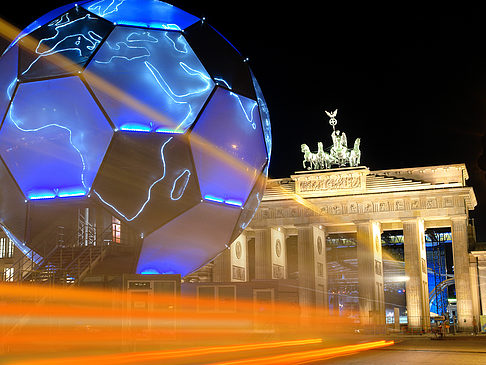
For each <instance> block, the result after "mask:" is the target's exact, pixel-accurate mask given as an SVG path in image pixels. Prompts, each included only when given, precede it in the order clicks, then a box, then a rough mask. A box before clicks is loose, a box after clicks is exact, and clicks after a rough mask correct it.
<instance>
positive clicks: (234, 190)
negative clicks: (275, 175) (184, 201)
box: [190, 88, 267, 206]
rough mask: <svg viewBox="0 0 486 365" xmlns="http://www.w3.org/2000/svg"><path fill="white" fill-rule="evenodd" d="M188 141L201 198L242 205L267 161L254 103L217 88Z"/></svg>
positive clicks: (256, 105) (256, 107) (256, 108)
mask: <svg viewBox="0 0 486 365" xmlns="http://www.w3.org/2000/svg"><path fill="white" fill-rule="evenodd" d="M190 142H191V148H192V154H193V158H194V164H195V166H196V171H197V175H198V179H199V185H200V188H201V194H202V196H203V198H205V199H206V200H213V201H214V199H220V200H222V201H223V202H225V203H231V202H232V203H235V205H237V204H236V203H239V206H242V205H243V203H244V202H245V201H246V199H247V198H248V194H250V192H251V190H252V188H253V184H254V183H255V180H256V178H257V176H258V175H259V174H260V172H261V171H262V169H263V166H264V164H265V163H266V158H267V153H266V149H265V143H264V141H263V132H262V127H261V122H260V117H259V113H258V104H257V103H256V101H254V100H252V99H248V98H245V97H243V96H240V95H237V94H235V93H233V92H230V91H227V90H225V89H222V88H218V89H217V90H216V92H215V93H214V95H213V96H212V97H211V100H210V101H209V103H208V105H207V106H206V108H205V109H204V111H203V113H202V115H201V116H200V118H199V119H198V121H197V123H196V125H195V126H194V129H193V130H192V132H191V135H190Z"/></svg>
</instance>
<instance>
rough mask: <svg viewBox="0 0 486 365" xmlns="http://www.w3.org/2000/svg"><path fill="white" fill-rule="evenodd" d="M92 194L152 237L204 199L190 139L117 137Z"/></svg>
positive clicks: (140, 135)
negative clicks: (158, 230) (190, 147)
mask: <svg viewBox="0 0 486 365" xmlns="http://www.w3.org/2000/svg"><path fill="white" fill-rule="evenodd" d="M93 192H94V194H95V195H96V196H97V197H98V198H99V199H100V200H101V202H102V203H103V204H104V205H105V206H106V207H109V208H110V209H111V210H112V212H113V213H114V214H115V215H117V216H119V217H120V219H123V220H125V221H127V222H132V223H133V224H134V225H135V226H136V227H137V229H138V230H139V231H141V232H143V233H144V235H145V236H146V235H148V234H149V233H150V232H152V231H153V230H155V229H156V228H159V227H160V226H161V225H162V224H164V223H165V222H167V221H169V220H170V219H172V218H174V217H176V216H177V215H179V214H181V213H182V212H184V211H186V210H187V209H189V208H191V207H192V206H194V205H196V204H197V203H199V202H200V200H201V194H200V192H199V186H198V184H197V177H196V174H195V172H194V168H193V165H192V160H191V154H190V150H189V145H188V142H187V137H185V136H181V135H168V134H159V133H122V132H117V133H115V136H114V138H113V141H112V143H111V146H110V149H109V151H108V153H107V156H106V158H105V160H104V161H103V164H102V166H101V168H100V171H99V173H98V176H97V177H96V181H95V183H94V188H93Z"/></svg>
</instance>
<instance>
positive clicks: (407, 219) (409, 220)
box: [400, 217, 424, 224]
mask: <svg viewBox="0 0 486 365" xmlns="http://www.w3.org/2000/svg"><path fill="white" fill-rule="evenodd" d="M420 221H422V222H424V219H423V218H422V217H405V218H401V219H400V222H402V224H403V223H414V222H420Z"/></svg>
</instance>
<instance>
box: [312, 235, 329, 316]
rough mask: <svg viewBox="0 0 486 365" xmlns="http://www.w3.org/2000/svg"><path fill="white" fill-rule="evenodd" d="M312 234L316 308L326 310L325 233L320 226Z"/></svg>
mask: <svg viewBox="0 0 486 365" xmlns="http://www.w3.org/2000/svg"><path fill="white" fill-rule="evenodd" d="M312 233H313V243H314V261H315V267H314V276H315V284H316V294H315V295H316V306H317V307H318V308H327V302H328V298H327V259H326V232H325V231H324V230H323V227H322V226H314V227H313V228H312Z"/></svg>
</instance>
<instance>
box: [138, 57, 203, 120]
mask: <svg viewBox="0 0 486 365" xmlns="http://www.w3.org/2000/svg"><path fill="white" fill-rule="evenodd" d="M144 63H145V66H146V67H147V69H148V70H149V71H150V73H151V74H152V76H153V77H154V79H155V81H157V84H158V85H159V86H160V88H161V89H162V90H163V91H164V92H165V93H166V94H167V95H168V96H169V97H170V98H171V99H172V101H173V102H174V103H176V104H187V106H188V107H189V111H188V113H187V114H186V117H185V118H184V119H183V120H182V121H181V122H180V123H179V125H177V126H176V128H174V129H175V130H178V129H179V128H180V127H181V126H183V125H184V124H185V123H186V121H187V120H188V119H189V117H190V116H191V115H192V105H191V104H190V103H189V102H187V101H178V100H176V99H175V98H184V97H188V96H192V95H197V94H202V93H203V92H205V91H208V90H209V89H210V87H211V84H210V82H209V80H211V79H210V78H209V77H207V76H206V75H204V74H203V73H202V72H200V71H197V70H194V69H193V68H191V67H189V66H187V65H186V64H185V63H183V62H180V63H179V65H180V66H181V67H182V68H183V69H184V71H185V72H186V73H187V74H189V75H191V76H196V75H198V76H199V77H200V78H201V79H202V80H204V81H206V87H205V88H202V89H200V90H197V91H193V92H189V93H186V94H181V95H177V94H175V93H174V92H173V91H172V89H171V88H170V86H169V85H168V84H167V82H166V81H165V79H164V78H163V77H162V75H161V74H160V72H159V70H157V68H155V67H154V66H153V65H152V64H151V63H150V62H148V61H145V62H144ZM189 70H191V71H193V73H190V72H189ZM164 85H165V87H164ZM166 88H167V90H166Z"/></svg>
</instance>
